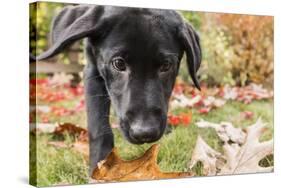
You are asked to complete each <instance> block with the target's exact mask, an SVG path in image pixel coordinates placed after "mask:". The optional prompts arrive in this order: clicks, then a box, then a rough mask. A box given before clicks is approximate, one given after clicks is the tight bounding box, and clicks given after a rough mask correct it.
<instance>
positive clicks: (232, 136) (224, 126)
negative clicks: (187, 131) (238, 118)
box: [196, 120, 246, 144]
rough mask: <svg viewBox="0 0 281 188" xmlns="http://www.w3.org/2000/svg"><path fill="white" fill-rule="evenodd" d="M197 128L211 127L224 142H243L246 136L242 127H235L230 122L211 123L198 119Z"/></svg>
mask: <svg viewBox="0 0 281 188" xmlns="http://www.w3.org/2000/svg"><path fill="white" fill-rule="evenodd" d="M196 125H197V126H198V127H199V128H213V129H215V130H216V132H217V134H218V136H219V138H220V139H221V140H222V141H224V142H229V141H231V142H234V143H238V144H243V143H244V141H245V138H246V133H245V132H243V130H242V129H239V128H235V127H234V126H233V125H232V124H231V123H230V122H221V123H220V124H216V123H211V122H208V121H203V120H201V121H199V122H197V123H196Z"/></svg>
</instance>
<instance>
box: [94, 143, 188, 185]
mask: <svg viewBox="0 0 281 188" xmlns="http://www.w3.org/2000/svg"><path fill="white" fill-rule="evenodd" d="M158 151H159V146H158V145H156V144H155V145H152V146H151V148H150V149H149V150H147V151H146V152H145V153H144V155H143V156H141V157H140V158H137V159H134V160H131V161H124V160H122V159H121V158H120V157H119V156H118V153H117V151H116V148H114V149H113V150H112V152H111V153H110V154H109V155H108V156H107V157H106V159H105V160H103V161H101V162H99V163H98V166H97V168H96V169H95V170H94V171H93V174H92V178H93V179H96V180H104V181H129V180H153V179H163V178H179V177H189V176H192V174H191V173H189V172H171V173H163V172H161V171H160V169H159V167H158V165H157V155H158Z"/></svg>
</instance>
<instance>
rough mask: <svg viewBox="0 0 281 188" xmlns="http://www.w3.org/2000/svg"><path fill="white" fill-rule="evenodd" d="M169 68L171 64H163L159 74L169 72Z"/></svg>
mask: <svg viewBox="0 0 281 188" xmlns="http://www.w3.org/2000/svg"><path fill="white" fill-rule="evenodd" d="M171 67H172V63H171V62H165V63H164V64H162V65H161V67H160V69H159V70H160V72H167V71H169V70H170V68H171Z"/></svg>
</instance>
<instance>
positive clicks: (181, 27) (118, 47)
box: [37, 5, 201, 172]
mask: <svg viewBox="0 0 281 188" xmlns="http://www.w3.org/2000/svg"><path fill="white" fill-rule="evenodd" d="M51 38H52V46H51V48H50V49H49V50H48V51H46V52H45V53H43V54H41V55H40V56H39V57H37V60H41V59H46V58H49V57H52V56H54V55H56V54H58V53H60V52H61V51H62V50H63V49H64V48H65V47H66V46H68V45H70V44H72V43H73V42H74V41H76V40H79V39H82V38H85V39H86V45H85V53H86V56H87V60H88V64H87V66H86V67H85V71H84V81H85V95H86V104H87V118H88V129H89V138H90V172H92V170H93V169H94V168H95V167H96V164H97V162H98V161H100V160H102V159H104V158H105V156H106V155H107V154H108V153H109V152H110V151H111V149H112V148H113V145H114V141H113V134H112V130H111V128H110V125H109V109H110V103H111V104H112V106H113V108H114V110H115V112H116V114H117V116H118V118H119V120H120V127H121V130H122V132H123V134H124V136H125V138H126V139H127V140H128V141H129V142H131V143H134V144H143V143H145V142H154V141H156V140H158V139H160V137H161V136H162V135H163V132H164V130H165V127H166V122H167V111H168V101H169V97H170V95H171V92H172V89H173V86H174V82H175V78H176V75H177V73H178V69H179V63H180V60H181V58H182V56H183V53H184V52H185V53H186V56H187V66H188V70H189V73H190V76H191V78H192V80H193V82H194V84H195V86H196V87H197V88H198V89H200V86H199V82H198V80H197V77H196V72H197V70H198V68H199V66H200V62H201V48H200V42H199V37H198V35H197V34H196V32H195V31H194V29H193V28H192V26H190V25H189V24H188V23H186V22H185V21H184V20H183V19H182V17H181V16H180V15H179V14H178V13H177V12H176V11H173V10H157V9H143V8H125V7H112V6H91V5H79V6H70V7H66V8H64V9H63V10H62V11H61V12H60V13H59V15H57V16H56V17H55V19H54V21H53V26H52V33H51ZM119 57H120V58H122V59H123V60H124V61H125V63H126V70H125V71H120V70H116V68H114V66H113V64H112V61H113V60H114V59H116V58H119ZM165 63H166V64H169V68H168V71H162V72H161V71H160V70H162V69H161V67H163V64H165Z"/></svg>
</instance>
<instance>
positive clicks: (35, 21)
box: [29, 2, 65, 55]
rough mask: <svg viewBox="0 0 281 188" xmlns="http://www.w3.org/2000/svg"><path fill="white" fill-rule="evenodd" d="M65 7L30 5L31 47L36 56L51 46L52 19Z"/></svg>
mask: <svg viewBox="0 0 281 188" xmlns="http://www.w3.org/2000/svg"><path fill="white" fill-rule="evenodd" d="M64 6H65V4H64V3H50V2H37V3H32V4H31V5H30V9H29V11H30V18H29V22H30V28H29V30H30V38H33V39H36V40H31V42H30V47H31V50H30V51H31V52H32V54H34V55H38V54H40V53H42V52H43V51H44V50H46V49H47V48H48V45H49V43H48V42H49V31H50V26H51V22H52V19H53V17H54V15H56V14H57V13H58V12H59V10H61V9H62V8H63V7H64Z"/></svg>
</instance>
